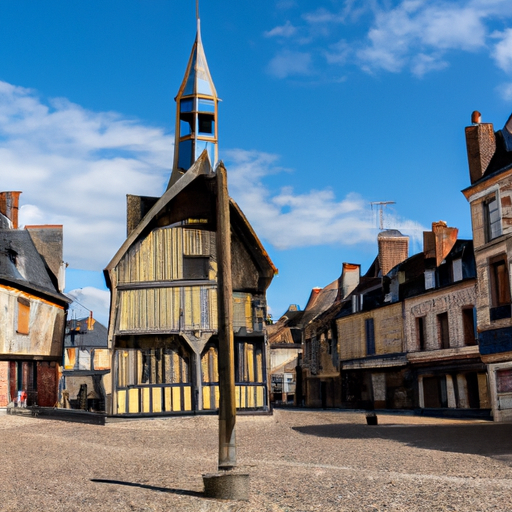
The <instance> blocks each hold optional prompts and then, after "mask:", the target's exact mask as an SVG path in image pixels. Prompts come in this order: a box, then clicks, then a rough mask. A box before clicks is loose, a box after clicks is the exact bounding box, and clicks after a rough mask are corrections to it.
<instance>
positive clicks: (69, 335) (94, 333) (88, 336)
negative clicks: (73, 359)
mask: <svg viewBox="0 0 512 512" xmlns="http://www.w3.org/2000/svg"><path fill="white" fill-rule="evenodd" d="M88 320H89V318H88V317H84V318H74V319H72V320H68V321H67V322H66V335H65V337H64V346H65V347H79V348H80V347H84V348H85V347H93V348H94V347H96V348H107V347H108V336H107V328H106V327H105V326H104V325H103V324H100V323H99V322H98V321H95V322H94V328H93V329H92V330H88V329H87V321H88Z"/></svg>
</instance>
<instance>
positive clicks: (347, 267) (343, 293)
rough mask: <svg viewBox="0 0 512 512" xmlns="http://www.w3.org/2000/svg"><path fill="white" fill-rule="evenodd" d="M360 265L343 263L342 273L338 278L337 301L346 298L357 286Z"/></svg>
mask: <svg viewBox="0 0 512 512" xmlns="http://www.w3.org/2000/svg"><path fill="white" fill-rule="evenodd" d="M360 276H361V265H357V264H355V263H343V271H342V273H341V278H340V281H341V282H340V286H339V292H338V298H337V300H343V299H344V298H346V297H348V296H349V295H350V294H351V293H352V292H353V291H354V289H355V288H356V287H357V285H358V284H359V278H360Z"/></svg>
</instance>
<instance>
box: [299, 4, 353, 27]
mask: <svg viewBox="0 0 512 512" xmlns="http://www.w3.org/2000/svg"><path fill="white" fill-rule="evenodd" d="M302 17H303V18H304V20H306V21H307V22H308V23H311V24H315V25H317V24H324V23H342V22H343V21H344V16H341V15H339V14H337V13H333V12H330V11H328V10H327V9H325V8H323V7H320V8H318V9H317V10H316V11H314V12H308V13H305V14H303V15H302Z"/></svg>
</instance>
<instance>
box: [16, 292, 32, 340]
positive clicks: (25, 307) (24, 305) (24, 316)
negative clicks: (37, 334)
mask: <svg viewBox="0 0 512 512" xmlns="http://www.w3.org/2000/svg"><path fill="white" fill-rule="evenodd" d="M29 329H30V302H29V301H28V300H27V299H24V298H23V297H18V326H17V327H16V332H17V333H18V334H28V333H29Z"/></svg>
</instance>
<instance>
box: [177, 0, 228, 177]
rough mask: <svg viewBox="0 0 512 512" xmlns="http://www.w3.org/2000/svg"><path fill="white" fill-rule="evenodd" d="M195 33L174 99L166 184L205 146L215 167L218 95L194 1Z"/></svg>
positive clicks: (184, 168) (178, 174) (188, 164)
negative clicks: (172, 141) (171, 153)
mask: <svg viewBox="0 0 512 512" xmlns="http://www.w3.org/2000/svg"><path fill="white" fill-rule="evenodd" d="M196 17H197V34H196V39H195V41H194V45H193V46H192V52H191V54H190V58H189V60H188V64H187V69H186V71H185V76H184V78H183V82H182V83H181V87H180V88H179V91H178V94H177V96H176V98H175V100H176V130H175V144H174V164H173V168H172V174H171V179H170V180H169V187H170V186H172V185H173V184H174V183H176V181H177V180H178V179H179V178H180V177H181V176H182V175H183V174H184V173H185V172H186V171H187V170H188V169H189V168H190V167H191V166H192V164H193V163H194V162H195V161H196V160H197V158H198V157H199V155H200V154H201V153H202V152H203V151H204V150H205V149H206V151H207V152H208V156H209V158H210V163H211V164H212V166H213V167H215V165H216V163H217V160H218V150H217V110H218V102H219V98H218V96H217V91H216V90H215V86H214V85H213V80H212V77H211V75H210V70H209V69H208V63H207V62H206V55H205V53H204V48H203V43H202V41H201V21H200V19H199V8H198V5H197V3H196Z"/></svg>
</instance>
